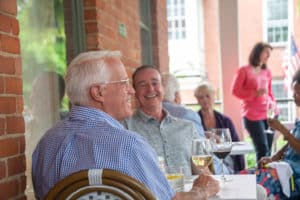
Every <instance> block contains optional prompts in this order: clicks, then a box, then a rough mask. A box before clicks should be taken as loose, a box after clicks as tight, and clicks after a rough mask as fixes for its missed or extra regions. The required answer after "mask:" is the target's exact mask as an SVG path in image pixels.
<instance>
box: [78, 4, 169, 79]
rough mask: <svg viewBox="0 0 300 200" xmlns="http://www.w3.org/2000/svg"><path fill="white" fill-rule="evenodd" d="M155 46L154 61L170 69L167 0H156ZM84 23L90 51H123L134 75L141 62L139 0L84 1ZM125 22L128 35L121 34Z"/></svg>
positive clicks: (153, 31) (163, 67) (128, 68)
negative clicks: (120, 29)
mask: <svg viewBox="0 0 300 200" xmlns="http://www.w3.org/2000/svg"><path fill="white" fill-rule="evenodd" d="M150 2H151V14H152V24H151V28H152V45H153V59H154V64H155V65H158V66H160V68H161V69H162V71H167V70H168V67H169V66H168V65H169V63H168V61H169V59H168V48H167V46H168V38H167V19H166V2H165V0H162V1H159V0H152V1H150ZM84 24H85V34H86V47H87V50H95V49H109V50H120V51H121V52H122V54H123V56H124V63H125V65H126V67H127V71H128V73H129V75H130V76H131V73H132V72H133V71H134V69H135V68H136V67H137V66H139V65H141V64H142V63H141V44H140V17H139V0H131V1H121V0H115V1H107V0H85V1H84ZM120 24H124V25H125V27H126V32H127V36H126V37H124V36H122V35H121V34H120V33H119V29H118V28H119V25H120Z"/></svg>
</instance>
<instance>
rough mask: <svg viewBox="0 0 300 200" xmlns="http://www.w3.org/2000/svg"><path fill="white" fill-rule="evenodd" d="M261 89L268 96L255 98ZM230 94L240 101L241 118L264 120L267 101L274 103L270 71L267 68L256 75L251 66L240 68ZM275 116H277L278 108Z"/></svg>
mask: <svg viewBox="0 0 300 200" xmlns="http://www.w3.org/2000/svg"><path fill="white" fill-rule="evenodd" d="M262 87H266V88H267V90H268V94H266V95H262V96H256V91H257V90H258V89H259V88H262ZM231 93H232V94H233V95H234V96H236V97H237V98H239V99H240V100H241V106H242V110H241V112H242V116H243V117H247V119H249V120H255V121H256V120H264V119H266V118H267V101H270V100H271V101H274V96H273V93H272V74H271V71H270V70H269V69H268V68H267V69H264V70H261V71H260V72H259V73H256V72H255V70H254V68H253V67H252V66H251V65H246V66H242V67H240V68H239V69H238V70H237V72H236V74H235V76H234V78H233V82H232V85H231ZM276 107H277V106H276ZM276 114H277V115H278V114H279V110H278V108H277V109H276Z"/></svg>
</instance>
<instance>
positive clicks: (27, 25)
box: [18, 0, 66, 103]
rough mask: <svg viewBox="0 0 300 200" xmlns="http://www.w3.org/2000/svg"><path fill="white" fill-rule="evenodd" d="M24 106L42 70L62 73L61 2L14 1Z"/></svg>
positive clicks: (63, 35)
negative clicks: (16, 5) (16, 14)
mask: <svg viewBox="0 0 300 200" xmlns="http://www.w3.org/2000/svg"><path fill="white" fill-rule="evenodd" d="M18 20H19V22H20V30H21V31H20V35H19V36H20V40H21V52H22V53H21V55H22V67H23V74H24V76H23V79H24V87H23V92H24V97H25V103H26V101H28V95H29V93H30V91H31V85H32V81H33V80H34V78H35V77H36V76H37V75H38V74H39V73H40V72H42V71H55V72H57V73H59V74H61V75H64V74H65V71H66V49H65V41H66V38H65V31H64V14H63V0H52V1H51V0H50V1H49V0H26V1H25V0H18Z"/></svg>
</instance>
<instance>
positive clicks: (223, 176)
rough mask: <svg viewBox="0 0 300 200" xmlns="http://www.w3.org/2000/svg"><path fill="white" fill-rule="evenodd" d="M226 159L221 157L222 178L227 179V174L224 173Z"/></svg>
mask: <svg viewBox="0 0 300 200" xmlns="http://www.w3.org/2000/svg"><path fill="white" fill-rule="evenodd" d="M223 160H224V159H221V163H222V178H223V179H224V180H225V175H224V161H223Z"/></svg>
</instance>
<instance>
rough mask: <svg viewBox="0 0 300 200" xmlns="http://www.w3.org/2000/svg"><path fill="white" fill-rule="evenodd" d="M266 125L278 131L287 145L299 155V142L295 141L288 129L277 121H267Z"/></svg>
mask: <svg viewBox="0 0 300 200" xmlns="http://www.w3.org/2000/svg"><path fill="white" fill-rule="evenodd" d="M268 124H269V126H270V127H271V128H273V129H275V130H278V131H279V132H280V133H281V134H282V135H283V136H284V137H285V138H286V140H287V141H288V144H289V145H290V146H291V147H292V148H293V149H295V150H296V151H297V152H298V153H300V140H299V139H297V138H296V137H295V136H294V135H292V134H291V133H290V130H289V129H287V128H286V127H285V126H284V125H283V124H281V123H280V121H279V120H277V119H268Z"/></svg>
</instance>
